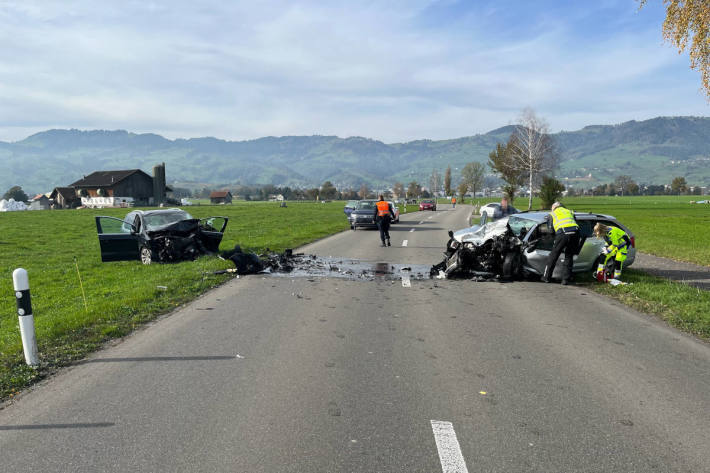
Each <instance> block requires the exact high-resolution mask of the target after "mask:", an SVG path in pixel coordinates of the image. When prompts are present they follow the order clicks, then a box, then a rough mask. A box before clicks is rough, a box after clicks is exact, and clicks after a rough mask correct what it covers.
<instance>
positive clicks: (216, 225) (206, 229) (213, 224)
mask: <svg viewBox="0 0 710 473" xmlns="http://www.w3.org/2000/svg"><path fill="white" fill-rule="evenodd" d="M228 221H229V218H227V217H208V218H203V219H200V235H201V236H202V244H203V245H205V248H207V249H208V250H209V251H219V244H220V243H221V242H222V237H223V236H224V229H225V228H227V222H228Z"/></svg>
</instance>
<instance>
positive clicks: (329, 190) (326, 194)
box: [320, 181, 338, 200]
mask: <svg viewBox="0 0 710 473" xmlns="http://www.w3.org/2000/svg"><path fill="white" fill-rule="evenodd" d="M320 197H321V199H325V200H333V199H335V198H337V197H338V189H336V188H335V186H334V185H333V183H332V182H330V181H325V182H324V183H323V185H322V186H320Z"/></svg>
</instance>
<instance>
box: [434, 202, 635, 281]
mask: <svg viewBox="0 0 710 473" xmlns="http://www.w3.org/2000/svg"><path fill="white" fill-rule="evenodd" d="M548 215H549V213H547V212H522V213H518V214H515V215H511V216H509V217H503V218H501V219H499V220H495V221H490V220H488V219H487V215H482V216H481V223H480V224H479V225H474V226H473V227H469V228H464V229H462V230H459V231H457V232H452V233H450V235H451V239H450V240H449V243H447V251H446V255H447V256H446V258H445V264H444V265H443V266H444V269H443V270H444V272H445V273H446V274H447V275H451V274H455V273H458V272H463V273H466V272H486V273H492V274H495V275H498V276H502V277H505V278H515V277H526V276H540V275H542V274H543V272H544V271H545V265H546V263H547V257H548V256H549V254H550V251H551V250H552V245H553V242H554V239H555V235H554V232H553V231H552V228H551V227H550V226H549V225H548V223H547V216H548ZM574 217H575V220H576V221H577V224H579V227H580V235H581V240H580V246H579V248H578V250H577V254H576V255H575V256H574V264H573V267H572V268H573V269H572V271H573V272H574V273H579V272H585V271H589V272H590V273H591V272H592V271H593V269H594V268H595V264H596V262H597V259H598V258H599V255H600V254H601V252H602V249H603V248H604V247H605V246H606V244H605V242H604V240H603V239H600V238H597V237H595V236H594V233H593V229H594V225H596V224H597V223H602V224H604V225H607V226H612V227H618V228H620V229H622V230H623V231H624V232H626V234H627V235H629V238H630V239H631V248H629V250H628V255H627V258H626V261H625V262H624V267H627V266H631V265H632V264H633V263H634V259H635V257H636V238H635V236H634V234H633V232H631V230H629V229H628V228H627V227H625V226H624V225H622V224H621V223H620V222H619V221H618V220H617V219H616V218H614V217H612V216H611V215H602V214H592V213H580V212H575V214H574ZM564 259H565V256H564V254H562V255H560V258H559V259H558V261H557V264H556V266H555V270H554V272H553V274H552V277H553V278H561V276H562V271H563V269H562V268H563V267H564Z"/></svg>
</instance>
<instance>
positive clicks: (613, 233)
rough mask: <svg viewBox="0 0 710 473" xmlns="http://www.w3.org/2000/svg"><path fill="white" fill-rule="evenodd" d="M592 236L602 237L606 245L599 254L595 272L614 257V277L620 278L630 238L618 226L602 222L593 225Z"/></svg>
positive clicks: (599, 271) (598, 271) (602, 269)
mask: <svg viewBox="0 0 710 473" xmlns="http://www.w3.org/2000/svg"><path fill="white" fill-rule="evenodd" d="M594 236H596V237H597V238H603V239H604V241H605V242H606V247H605V248H604V249H603V250H602V254H601V255H599V264H598V266H597V274H599V273H601V272H602V271H604V267H605V266H606V263H607V262H608V261H609V260H610V259H611V258H614V279H619V278H621V269H622V266H623V265H624V261H626V254H627V253H628V251H629V246H630V245H631V238H629V236H628V235H627V234H626V232H625V231H623V230H622V229H620V228H618V227H608V226H606V225H604V224H602V223H597V224H596V225H594Z"/></svg>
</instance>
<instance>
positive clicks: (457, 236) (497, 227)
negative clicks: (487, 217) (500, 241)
mask: <svg viewBox="0 0 710 473" xmlns="http://www.w3.org/2000/svg"><path fill="white" fill-rule="evenodd" d="M507 231H508V217H505V218H501V219H499V220H496V221H494V222H489V223H487V224H485V225H483V226H481V225H474V226H472V227H468V228H463V229H461V230H458V231H456V232H454V236H453V238H454V240H456V241H458V242H459V243H473V244H474V245H480V244H482V243H483V242H485V241H486V240H488V239H489V238H493V237H497V236H501V235H505V233H506V232H507Z"/></svg>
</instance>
